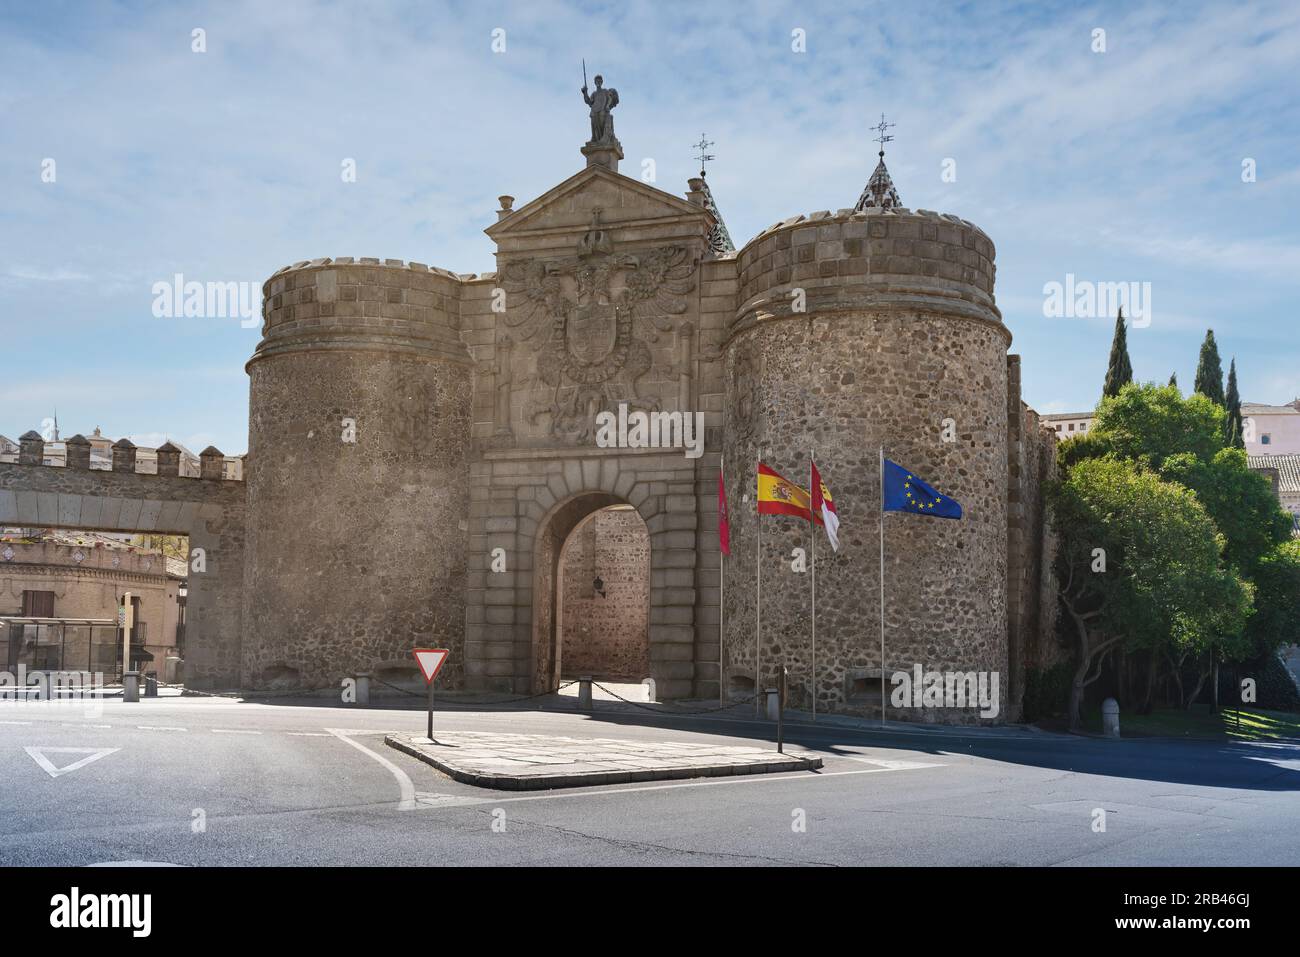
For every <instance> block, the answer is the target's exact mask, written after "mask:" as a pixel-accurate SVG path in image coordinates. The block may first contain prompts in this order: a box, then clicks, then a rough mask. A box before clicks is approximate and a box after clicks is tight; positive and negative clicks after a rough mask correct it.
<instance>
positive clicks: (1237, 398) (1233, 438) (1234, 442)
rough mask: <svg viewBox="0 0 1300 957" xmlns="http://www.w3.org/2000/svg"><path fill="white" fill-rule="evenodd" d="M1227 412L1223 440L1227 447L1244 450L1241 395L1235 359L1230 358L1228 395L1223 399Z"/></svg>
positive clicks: (1234, 357)
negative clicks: (1238, 387)
mask: <svg viewBox="0 0 1300 957" xmlns="http://www.w3.org/2000/svg"><path fill="white" fill-rule="evenodd" d="M1224 402H1225V403H1226V408H1227V410H1228V421H1227V424H1226V427H1225V429H1224V438H1225V439H1226V440H1227V443H1228V445H1230V446H1232V447H1234V448H1238V449H1244V448H1245V447H1246V443H1245V440H1244V439H1243V438H1242V435H1241V393H1240V392H1238V391H1237V357H1236V356H1233V357H1232V363H1231V365H1229V366H1228V394H1227V395H1226V396H1225V397H1224Z"/></svg>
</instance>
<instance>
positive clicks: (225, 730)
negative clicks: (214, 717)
mask: <svg viewBox="0 0 1300 957" xmlns="http://www.w3.org/2000/svg"><path fill="white" fill-rule="evenodd" d="M212 733H213V734H261V733H262V732H261V731H238V730H234V729H231V728H213V729H212Z"/></svg>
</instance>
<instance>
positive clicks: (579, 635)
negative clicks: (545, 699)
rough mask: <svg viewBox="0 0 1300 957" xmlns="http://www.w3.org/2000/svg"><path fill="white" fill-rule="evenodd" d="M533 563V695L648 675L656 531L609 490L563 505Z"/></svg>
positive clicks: (550, 519)
mask: <svg viewBox="0 0 1300 957" xmlns="http://www.w3.org/2000/svg"><path fill="white" fill-rule="evenodd" d="M533 568H534V579H535V580H534V587H533V595H534V601H535V604H534V613H533V690H534V692H542V691H548V690H554V689H555V688H556V687H558V685H559V684H560V682H561V681H564V680H568V679H571V678H577V677H581V676H585V675H590V676H592V677H594V678H596V679H597V680H604V681H615V682H639V681H641V680H643V679H644V678H646V677H648V676H649V675H650V638H649V625H650V533H649V530H648V529H647V528H646V524H645V522H644V520H642V518H641V516H640V514H638V513H637V511H636V509H635V508H633V507H632V506H631V505H628V504H627V503H626V502H624V501H622V500H621V499H618V498H616V497H615V496H612V495H609V494H608V493H604V492H598V493H589V494H585V495H580V496H578V497H577V498H575V499H572V500H570V501H568V502H566V503H564V504H563V505H560V506H559V507H557V508H556V509H555V510H554V511H553V512H552V514H551V515H550V516H548V518H547V520H546V521H545V522H543V525H542V527H541V529H540V530H539V533H538V538H537V550H536V555H535V563H534V566H533Z"/></svg>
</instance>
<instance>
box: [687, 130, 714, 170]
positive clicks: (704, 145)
mask: <svg viewBox="0 0 1300 957" xmlns="http://www.w3.org/2000/svg"><path fill="white" fill-rule="evenodd" d="M691 145H692V146H694V147H695V148H696V149H697V150H699V151H700V153H699V155H698V156H696V157H695V158H696V159H697V160H699V161H700V175H701V176H703V175H704V164H705V163H707V162H708V161H709V160H714V159H717V157H716V156H713V155H712V154H710V153H708V152H707V150H708V148H709V147H710V146H712V145H713V141H712V140H710V139H708V138H706V136H705V134H703V133H701V134H700V141H699V142H698V143H692V144H691Z"/></svg>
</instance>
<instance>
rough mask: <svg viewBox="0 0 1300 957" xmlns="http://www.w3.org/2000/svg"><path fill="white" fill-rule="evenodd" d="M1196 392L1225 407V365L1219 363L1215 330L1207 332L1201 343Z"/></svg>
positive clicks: (1197, 364)
mask: <svg viewBox="0 0 1300 957" xmlns="http://www.w3.org/2000/svg"><path fill="white" fill-rule="evenodd" d="M1193 388H1194V389H1195V391H1197V392H1199V393H1200V394H1201V395H1203V396H1205V397H1206V398H1207V399H1209V400H1210V401H1211V402H1213V403H1214V404H1215V405H1223V404H1224V397H1223V363H1222V362H1220V361H1219V346H1218V344H1217V343H1216V342H1215V341H1214V330H1213V329H1206V330H1205V341H1204V342H1202V343H1201V357H1200V360H1199V361H1198V362H1197V363H1196V383H1195V385H1194V387H1193Z"/></svg>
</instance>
